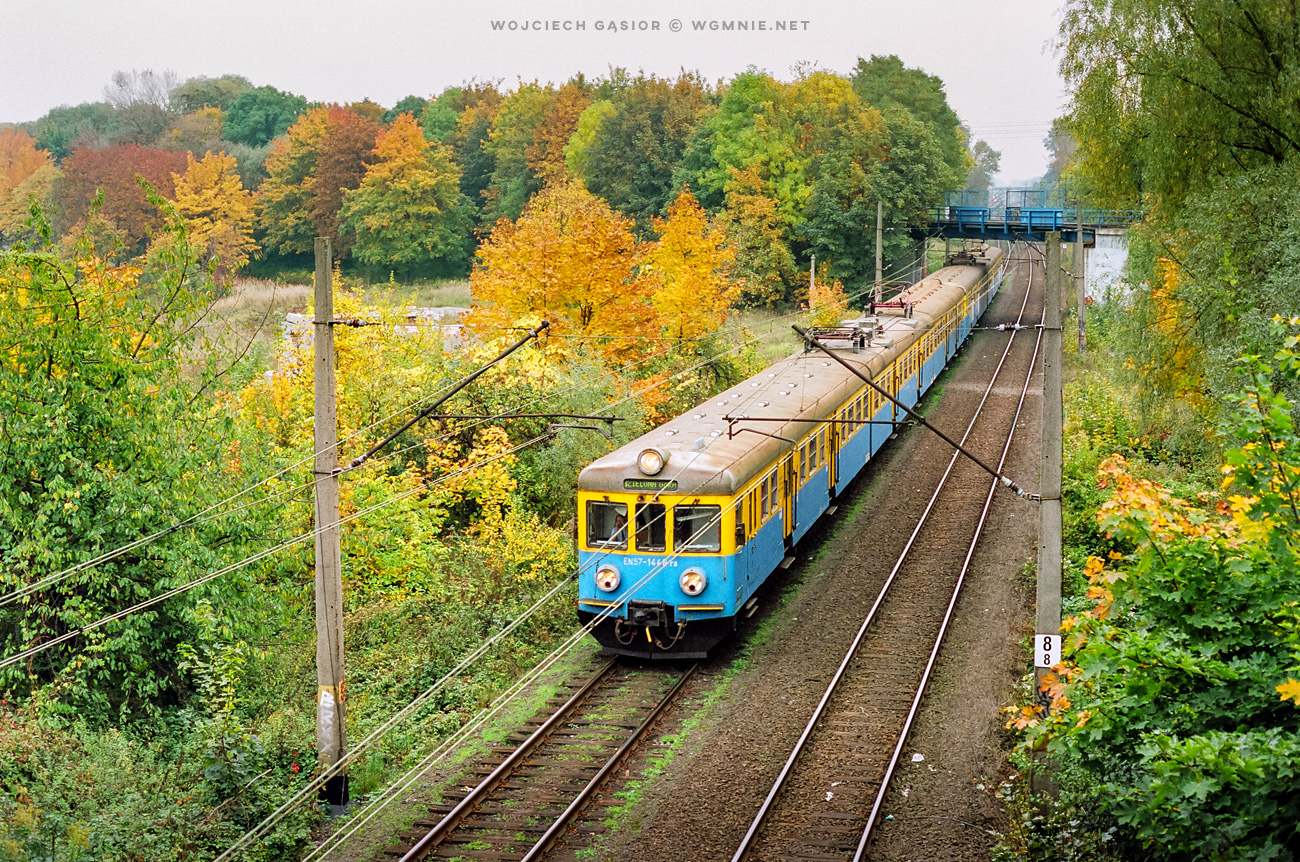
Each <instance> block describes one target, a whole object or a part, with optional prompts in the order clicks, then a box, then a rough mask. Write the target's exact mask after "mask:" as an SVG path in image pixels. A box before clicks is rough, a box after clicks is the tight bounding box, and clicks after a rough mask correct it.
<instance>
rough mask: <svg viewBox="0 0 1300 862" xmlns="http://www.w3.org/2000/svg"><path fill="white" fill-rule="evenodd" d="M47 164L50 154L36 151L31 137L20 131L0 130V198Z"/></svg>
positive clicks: (49, 162)
mask: <svg viewBox="0 0 1300 862" xmlns="http://www.w3.org/2000/svg"><path fill="white" fill-rule="evenodd" d="M48 164H51V160H50V154H49V153H47V152H45V150H41V149H37V147H36V141H35V140H34V139H33V138H32V136H31V135H29V134H27V133H26V132H24V131H23V130H22V129H0V197H4V196H6V195H8V194H9V193H10V192H12V191H13V190H14V189H15V188H17V187H18V186H19V185H20V184H21V183H22V182H23V181H24V180H26V179H27V178H28V177H30V176H31V175H32V174H34V173H36V171H37V169H39V168H40V167H42V166H43V165H48Z"/></svg>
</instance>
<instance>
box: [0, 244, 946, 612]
mask: <svg viewBox="0 0 1300 862" xmlns="http://www.w3.org/2000/svg"><path fill="white" fill-rule="evenodd" d="M920 260H921V257H917V258H915V259H913V260H912V261H910V262H909V263H907V264H903V265H895V266H894V267H892V268H891V270H890V272H891V274H898V273H901V272H903V271H905V270H908V269H910V268H912V267H914V266H915V265H916V264H917V263H918V262H919V261H920ZM869 290H870V288H865V289H863V290H861V291H859V292H857V293H856V294H854V296H853V298H858V297H860V296H862V295H865V294H866V293H867V292H868V291H869ZM800 314H802V312H799V311H796V312H792V313H790V314H787V315H782V316H781V317H779V318H776V319H775V320H773V321H768V322H766V323H765V324H763V325H764V326H768V327H772V326H775V325H776V323H777V322H779V321H780V320H782V319H785V318H788V317H792V316H798V315H800ZM717 334H718V333H717V332H714V333H706V334H704V335H701V336H694V337H692V338H690V339H684V340H683V339H674V342H675V343H674V344H673V345H672V346H670V347H669V348H667V349H665V350H664V351H661V352H660V353H658V354H652V355H651V356H650V357H645V358H643V359H642V360H639V361H638V362H637V363H634V364H633V365H632V366H628V367H635V366H636V365H639V364H643V363H644V362H646V361H649V360H650V359H653V358H656V357H658V356H662V355H664V354H666V353H669V352H671V351H672V350H674V349H678V348H680V347H681V346H683V345H684V343H686V342H689V341H692V340H698V339H699V338H705V337H708V336H710V335H717ZM568 337H575V338H584V337H587V336H568ZM611 337H613V336H611ZM591 338H595V336H591ZM756 340H757V339H750V340H749V341H748V342H745V345H743V346H747V345H748V344H752V343H753V342H754V341H756ZM734 350H735V348H733V349H732V350H728V351H724V352H723V353H721V354H718V355H717V356H716V357H714V358H718V357H720V356H723V355H726V354H727V353H730V352H734ZM697 367H698V366H697ZM611 373H613V370H609V371H606V372H604V373H603V374H602V375H601V376H608V375H609V374H611ZM458 384H459V381H458V382H457V383H449V384H447V385H446V386H444V387H442V388H441V389H439V390H436V391H435V392H432V393H430V394H428V395H426V396H424V397H422V398H420V399H417V400H416V401H415V402H413V403H412V404H409V405H406V406H404V407H402V408H401V409H400V410H397V411H394V412H392V413H390V414H388V415H387V416H384V417H382V418H380V419H377V420H375V421H373V422H371V423H370V424H369V425H366V426H364V427H362V428H358V429H357V430H355V431H353V432H352V433H351V434H348V435H347V436H345V437H343V438H342V439H340V440H339V441H337V442H336V443H335V444H334V445H335V447H336V448H337V447H338V446H341V445H342V444H343V443H346V442H348V441H350V440H352V439H354V438H356V437H357V436H359V435H360V434H363V433H365V432H366V431H369V430H370V429H372V428H375V427H376V426H378V425H381V424H383V423H384V422H387V421H390V420H391V419H393V418H395V417H397V416H399V415H401V414H402V413H405V412H407V411H409V410H412V409H415V408H417V407H419V406H420V405H422V404H424V403H425V402H427V401H428V400H430V399H434V398H439V396H442V395H443V394H444V393H446V392H447V390H448V389H450V388H453V387H457V386H458ZM577 385H581V384H577ZM462 388H463V387H462ZM572 388H576V385H575V387H571V389H572ZM571 389H570V391H571ZM642 391H647V390H642ZM448 397H449V396H448ZM443 400H444V401H445V398H444V399H443ZM541 400H544V399H536V400H534V401H533V402H529V403H530V404H535V403H538V401H541ZM626 400H627V399H624V401H626ZM489 421H490V420H489ZM409 424H412V423H408V425H406V426H403V429H399V431H398V432H396V433H395V434H393V435H390V437H392V436H396V434H397V433H400V431H401V430H404V429H405V428H406V427H409ZM403 451H409V450H403ZM315 457H316V453H315V452H314V451H313V453H312V454H310V455H307V456H304V457H303V458H300V459H299V460H297V461H295V462H293V463H291V464H289V465H287V466H285V467H283V468H282V469H280V470H278V471H276V472H275V473H272V474H271V475H269V476H267V477H265V478H263V479H261V480H259V481H258V482H256V483H254V484H252V485H249V486H248V487H246V488H243V489H242V490H240V491H238V492H236V493H235V494H233V495H231V496H229V497H227V498H225V499H224V500H220V501H218V502H216V503H213V504H211V505H210V506H207V507H206V508H204V509H202V510H200V511H199V512H196V513H194V514H192V515H190V516H188V517H186V518H184V519H182V520H181V521H178V522H177V523H175V524H172V525H171V526H168V527H164V528H163V529H161V530H157V531H155V532H153V533H151V534H147V535H145V536H142V537H140V538H138V539H135V540H132V541H130V542H127V543H126V544H123V545H120V546H118V547H116V548H113V549H112V550H109V551H105V552H103V553H101V554H99V555H97V556H95V557H92V558H91V559H89V560H83V561H82V562H79V563H76V564H74V565H72V566H68V567H65V568H63V569H61V570H59V571H57V572H54V573H51V574H49V575H45V576H43V577H41V578H40V579H38V580H37V581H34V582H32V583H30V584H26V585H24V586H22V587H19V588H18V589H16V590H13V591H11V592H9V593H5V594H3V595H0V607H3V606H4V605H7V604H11V603H13V602H15V601H18V600H20V599H21V598H23V597H24V596H27V595H32V594H34V593H37V592H39V591H41V590H43V589H46V588H48V587H51V586H54V585H55V584H57V583H60V582H62V581H63V580H66V579H67V578H69V577H71V576H73V575H76V574H78V573H80V572H84V571H87V570H89V569H92V568H95V567H96V566H99V565H102V564H104V563H106V562H110V561H111V560H113V559H116V558H117V557H120V556H122V555H124V554H127V553H130V552H131V551H133V550H136V549H137V548H140V547H143V546H145V545H148V544H151V543H152V542H155V541H158V540H160V539H163V538H165V537H167V536H170V535H172V534H173V533H176V532H179V531H181V530H183V529H187V528H189V527H195V526H198V525H200V524H204V523H207V522H208V521H211V520H214V519H215V518H220V517H227V516H229V515H231V514H235V513H237V512H239V511H243V510H245V509H247V508H250V507H251V506H253V505H263V504H265V503H266V502H267V501H266V500H257V501H255V502H253V503H251V504H247V505H245V506H241V507H239V508H237V509H235V510H233V511H218V510H220V509H221V508H222V507H224V506H227V505H229V504H230V503H232V502H234V501H236V500H238V499H240V498H241V497H243V496H245V495H247V494H249V493H252V492H253V491H255V490H256V489H258V488H260V487H262V486H263V485H266V484H268V483H270V482H273V481H274V480H276V479H278V478H279V477H281V476H283V475H284V474H286V473H288V472H290V471H291V470H293V469H295V468H297V467H301V466H303V465H304V464H307V463H309V462H311V461H312V460H313V459H314V458H315ZM361 460H363V461H364V460H365V458H364V457H363V458H362V459H361ZM351 466H352V467H355V466H360V465H359V464H355V465H351ZM312 484H313V482H306V483H303V484H302V485H301V486H299V487H298V488H296V489H293V490H302V489H304V488H307V487H311V485H312ZM281 493H284V492H281ZM288 493H292V491H290V492H288Z"/></svg>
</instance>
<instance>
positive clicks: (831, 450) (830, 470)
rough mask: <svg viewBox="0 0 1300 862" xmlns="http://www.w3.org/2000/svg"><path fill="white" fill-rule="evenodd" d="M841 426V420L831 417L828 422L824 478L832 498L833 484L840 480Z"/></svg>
mask: <svg viewBox="0 0 1300 862" xmlns="http://www.w3.org/2000/svg"><path fill="white" fill-rule="evenodd" d="M843 416H844V414H840V417H841V418H843ZM842 427H844V423H843V422H836V421H835V420H833V419H832V420H831V422H830V439H829V440H827V441H826V445H827V447H828V449H827V452H826V454H827V455H828V456H830V457H828V458H827V459H826V461H827V464H826V473H827V477H826V478H827V479H828V480H829V481H830V483H831V497H832V498H833V497H834V496H835V486H836V485H838V484H839V481H840V436H841V435H840V429H841V428H842Z"/></svg>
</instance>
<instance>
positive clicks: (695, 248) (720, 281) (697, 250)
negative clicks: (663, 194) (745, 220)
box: [640, 191, 741, 340]
mask: <svg viewBox="0 0 1300 862" xmlns="http://www.w3.org/2000/svg"><path fill="white" fill-rule="evenodd" d="M654 226H655V230H656V231H658V233H659V241H658V242H654V243H649V244H647V246H646V248H645V250H644V257H643V263H642V265H641V269H640V274H641V276H642V277H643V278H648V279H650V280H651V282H652V284H653V287H652V289H651V294H650V301H651V304H652V305H653V306H654V310H655V312H656V314H657V315H658V316H659V320H660V326H661V330H662V332H663V334H664V335H666V336H668V337H670V338H679V339H683V340H684V339H688V338H697V337H699V336H701V335H706V334H708V333H710V332H713V331H714V330H716V329H717V328H718V327H719V326H721V325H722V324H723V323H724V322H725V321H726V319H727V312H728V311H729V310H730V308H731V304H732V302H733V301H734V300H735V298H736V296H737V295H738V294H739V293H740V287H741V286H740V285H739V284H737V283H736V282H734V281H732V279H731V278H730V273H731V264H732V261H734V260H735V257H736V253H735V251H733V250H732V249H731V248H730V247H728V245H727V235H726V231H724V230H723V229H722V228H721V227H719V226H717V225H714V224H711V223H710V222H709V217H708V215H707V214H706V213H705V212H704V208H703V207H701V206H700V205H699V203H698V202H697V201H696V200H695V198H694V197H693V196H692V195H691V194H690V192H686V191H683V192H682V193H681V194H679V195H678V196H677V200H675V201H673V203H672V205H671V206H669V207H668V218H666V219H658V218H657V219H655V220H654Z"/></svg>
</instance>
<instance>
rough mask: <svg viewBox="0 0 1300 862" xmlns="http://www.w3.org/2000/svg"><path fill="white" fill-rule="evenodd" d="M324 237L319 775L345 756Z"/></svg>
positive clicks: (319, 330) (326, 245)
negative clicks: (320, 771) (320, 770)
mask: <svg viewBox="0 0 1300 862" xmlns="http://www.w3.org/2000/svg"><path fill="white" fill-rule="evenodd" d="M332 277H333V253H332V250H331V248H330V240H329V237H323V236H318V237H316V320H315V326H314V327H313V331H312V346H313V349H314V353H315V360H314V361H315V372H316V373H315V378H316V417H315V423H314V427H315V431H316V434H315V437H316V439H315V443H316V468H315V473H316V530H317V533H316V765H317V767H318V768H320V769H322V770H324V769H328V768H329V767H331V766H333V765H334V764H335V763H337V762H338V761H339V760H341V759H342V758H343V755H344V753H346V751H347V732H346V731H347V723H346V721H345V711H344V708H343V696H344V692H343V564H342V561H341V558H340V549H339V478H338V472H337V471H338V464H339V454H338V445H337V444H338V419H337V415H336V410H335V402H334V285H333V281H332ZM321 796H322V798H323V799H325V801H327V802H329V803H330V804H331V805H346V804H347V801H348V777H347V775H345V774H339V775H333V776H331V777H330V778H329V779H327V780H326V783H325V786H324V787H322V788H321Z"/></svg>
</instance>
